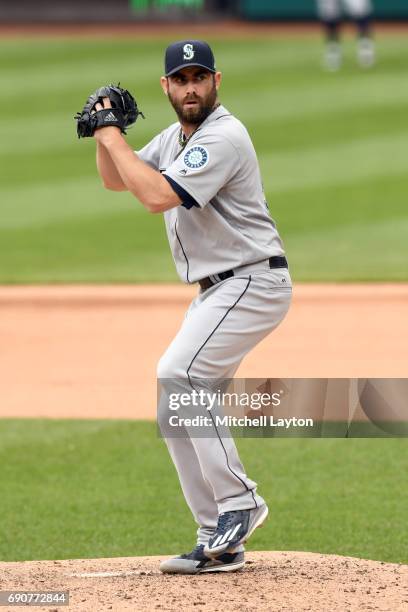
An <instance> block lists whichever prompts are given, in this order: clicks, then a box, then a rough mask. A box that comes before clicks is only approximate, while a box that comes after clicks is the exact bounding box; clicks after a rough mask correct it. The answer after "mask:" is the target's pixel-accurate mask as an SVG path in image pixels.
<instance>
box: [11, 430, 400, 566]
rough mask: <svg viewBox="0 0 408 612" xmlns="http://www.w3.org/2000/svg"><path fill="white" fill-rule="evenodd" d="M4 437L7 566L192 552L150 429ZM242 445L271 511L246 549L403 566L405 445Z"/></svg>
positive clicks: (159, 444)
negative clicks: (302, 552)
mask: <svg viewBox="0 0 408 612" xmlns="http://www.w3.org/2000/svg"><path fill="white" fill-rule="evenodd" d="M0 441H1V444H0V462H1V465H2V469H1V471H0V489H1V491H2V492H3V495H2V501H1V518H2V520H1V529H0V536H1V537H0V560H2V561H19V560H30V559H72V558H74V559H75V558H95V557H114V556H136V555H153V554H158V555H160V554H162V555H165V554H166V555H167V554H180V553H182V552H187V551H188V550H189V549H190V550H191V548H193V546H194V544H195V537H196V536H195V532H196V525H195V523H194V521H193V518H192V516H191V514H190V511H189V510H188V508H187V505H186V503H185V501H184V499H183V496H182V493H181V489H180V486H179V483H178V479H177V476H176V472H175V469H174V467H173V465H172V463H171V461H170V459H169V457H168V452H167V448H166V446H165V443H164V441H163V440H161V439H159V438H158V437H157V434H156V425H155V423H152V422H143V421H122V422H119V421H101V420H98V421H85V420H84V421H75V420H41V419H35V420H27V419H21V420H13V419H1V420H0ZM237 445H238V448H239V452H240V456H241V458H242V460H243V462H244V465H245V467H246V469H247V471H248V473H249V474H250V475H251V478H254V479H255V480H256V481H258V482H259V483H260V493H261V494H262V495H263V496H264V497H265V498H266V500H267V501H268V503H269V505H270V517H269V519H268V521H267V522H266V524H265V526H264V528H263V529H260V530H257V532H256V533H255V534H254V536H253V537H252V538H251V540H250V542H249V545H248V550H305V551H312V552H320V553H332V554H340V555H351V556H356V557H361V558H368V559H373V560H381V561H390V562H399V563H408V551H407V547H406V542H407V536H408V534H407V520H406V517H407V513H408V498H407V496H406V495H403V491H404V488H405V480H406V474H407V470H408V455H407V453H406V452H405V450H406V440H404V439H386V440H380V439H364V440H363V439H273V438H269V439H268V438H265V439H263V440H262V444H260V443H259V439H239V440H237ZM190 547H191V548H190Z"/></svg>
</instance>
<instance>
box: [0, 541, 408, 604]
mask: <svg viewBox="0 0 408 612" xmlns="http://www.w3.org/2000/svg"><path fill="white" fill-rule="evenodd" d="M247 557H248V561H247V565H246V566H245V568H243V569H242V570H240V571H239V572H237V573H234V574H221V573H218V574H202V575H198V576H176V575H173V576H171V575H163V574H161V573H160V571H159V569H158V566H159V562H160V560H162V559H164V558H165V557H136V558H122V559H93V560H90V559H80V560H73V561H29V562H25V563H2V564H0V583H1V588H2V589H3V590H6V589H14V590H24V589H26V590H30V591H33V590H36V589H38V590H41V591H44V590H54V591H58V590H59V591H61V590H69V592H70V605H69V607H68V608H67V607H58V606H57V607H56V606H48V607H46V608H43V607H40V608H38V607H36V610H47V611H48V612H51V611H54V612H56V611H57V610H58V612H63V610H75V612H91V611H92V612H93V611H97V612H105V611H108V610H113V611H119V610H120V611H122V610H123V611H130V610H132V611H133V612H136V611H139V610H140V611H141V612H147V611H150V610H164V611H166V612H167V611H169V612H173V611H174V612H176V611H177V612H178V611H179V610H180V609H181V608H182V609H183V610H209V611H211V612H223V611H226V612H233V611H234V612H236V611H238V610H239V611H242V612H250V611H251V612H252V611H253V612H255V611H264V610H267V611H268V612H278V611H279V612H281V611H285V612H303V611H311V612H357V611H359V612H361V611H363V610H378V611H381V612H403V611H406V610H407V607H408V566H406V565H399V564H394V563H382V562H376V561H364V560H361V559H354V558H351V557H338V556H335V555H319V554H310V553H303V552H253V553H249V554H248V555H247ZM12 610H15V608H10V611H12Z"/></svg>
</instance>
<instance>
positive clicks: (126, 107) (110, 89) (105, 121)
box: [75, 83, 145, 138]
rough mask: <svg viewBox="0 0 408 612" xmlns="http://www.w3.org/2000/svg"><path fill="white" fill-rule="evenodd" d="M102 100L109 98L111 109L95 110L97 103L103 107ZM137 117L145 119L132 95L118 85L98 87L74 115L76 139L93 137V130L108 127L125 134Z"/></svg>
mask: <svg viewBox="0 0 408 612" xmlns="http://www.w3.org/2000/svg"><path fill="white" fill-rule="evenodd" d="M103 98H109V100H110V102H111V105H112V108H103V109H102V110H95V104H96V103H97V102H99V103H100V104H102V106H103V101H102V100H103ZM139 115H141V116H142V117H143V119H144V118H145V117H144V115H143V113H142V112H141V111H140V110H139V109H138V107H137V104H136V100H135V99H134V97H133V96H132V94H131V93H129V92H128V90H127V89H122V87H119V83H118V85H112V84H111V85H106V86H105V87H100V88H99V89H97V90H96V91H94V93H93V94H91V95H90V96H89V98H88V99H87V101H86V104H85V106H84V108H83V109H82V111H81V112H80V113H77V114H76V115H75V119H76V121H77V134H78V138H86V137H89V136H93V135H94V132H95V130H97V129H98V128H101V127H107V126H109V125H113V126H115V127H118V128H120V131H121V132H122V134H126V128H127V127H129V126H130V125H132V124H133V123H135V122H136V119H137V118H138V116H139Z"/></svg>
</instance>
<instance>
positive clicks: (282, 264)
mask: <svg viewBox="0 0 408 612" xmlns="http://www.w3.org/2000/svg"><path fill="white" fill-rule="evenodd" d="M268 261H269V267H270V268H271V269H273V268H287V267H288V262H287V260H286V257H282V256H280V255H274V256H273V257H270V258H269V260H268ZM231 276H234V271H233V270H227V271H226V272H220V273H219V274H214V277H216V278H217V279H219V280H212V279H211V278H210V277H209V276H207V277H206V278H202V279H201V280H199V281H198V284H199V285H200V287H201V289H202V290H203V291H207V289H209V288H210V287H213V286H214V285H216V284H217V283H220V282H221V281H223V280H225V279H227V278H231Z"/></svg>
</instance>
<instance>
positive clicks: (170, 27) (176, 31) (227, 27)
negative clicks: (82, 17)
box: [0, 20, 408, 39]
mask: <svg viewBox="0 0 408 612" xmlns="http://www.w3.org/2000/svg"><path fill="white" fill-rule="evenodd" d="M345 30H346V31H350V32H351V31H352V30H353V28H352V27H351V26H350V25H349V24H346V25H345ZM407 30H408V21H401V22H384V23H377V24H376V32H379V33H381V34H393V33H395V34H397V33H400V34H405V33H406V32H407ZM187 32H188V35H189V36H190V37H193V36H212V37H214V38H217V37H223V38H224V37H227V38H232V39H234V38H257V37H259V36H261V37H270V36H273V37H274V38H276V37H280V36H285V37H286V36H295V37H298V36H308V35H312V36H321V25H320V24H319V23H317V22H295V23H289V22H282V23H280V22H268V21H260V22H248V21H240V20H209V21H201V22H191V23H189V22H176V23H172V22H170V23H167V22H139V23H138V22H133V23H113V24H102V23H3V24H0V37H3V38H14V37H19V36H30V37H34V38H36V37H41V38H44V37H47V36H50V37H60V36H62V37H86V38H93V37H95V38H98V37H107V36H108V37H111V36H121V37H128V38H133V39H135V38H137V39H140V38H156V37H157V38H163V36H164V37H171V36H173V37H174V36H178V35H180V36H185V35H186V33H187Z"/></svg>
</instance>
